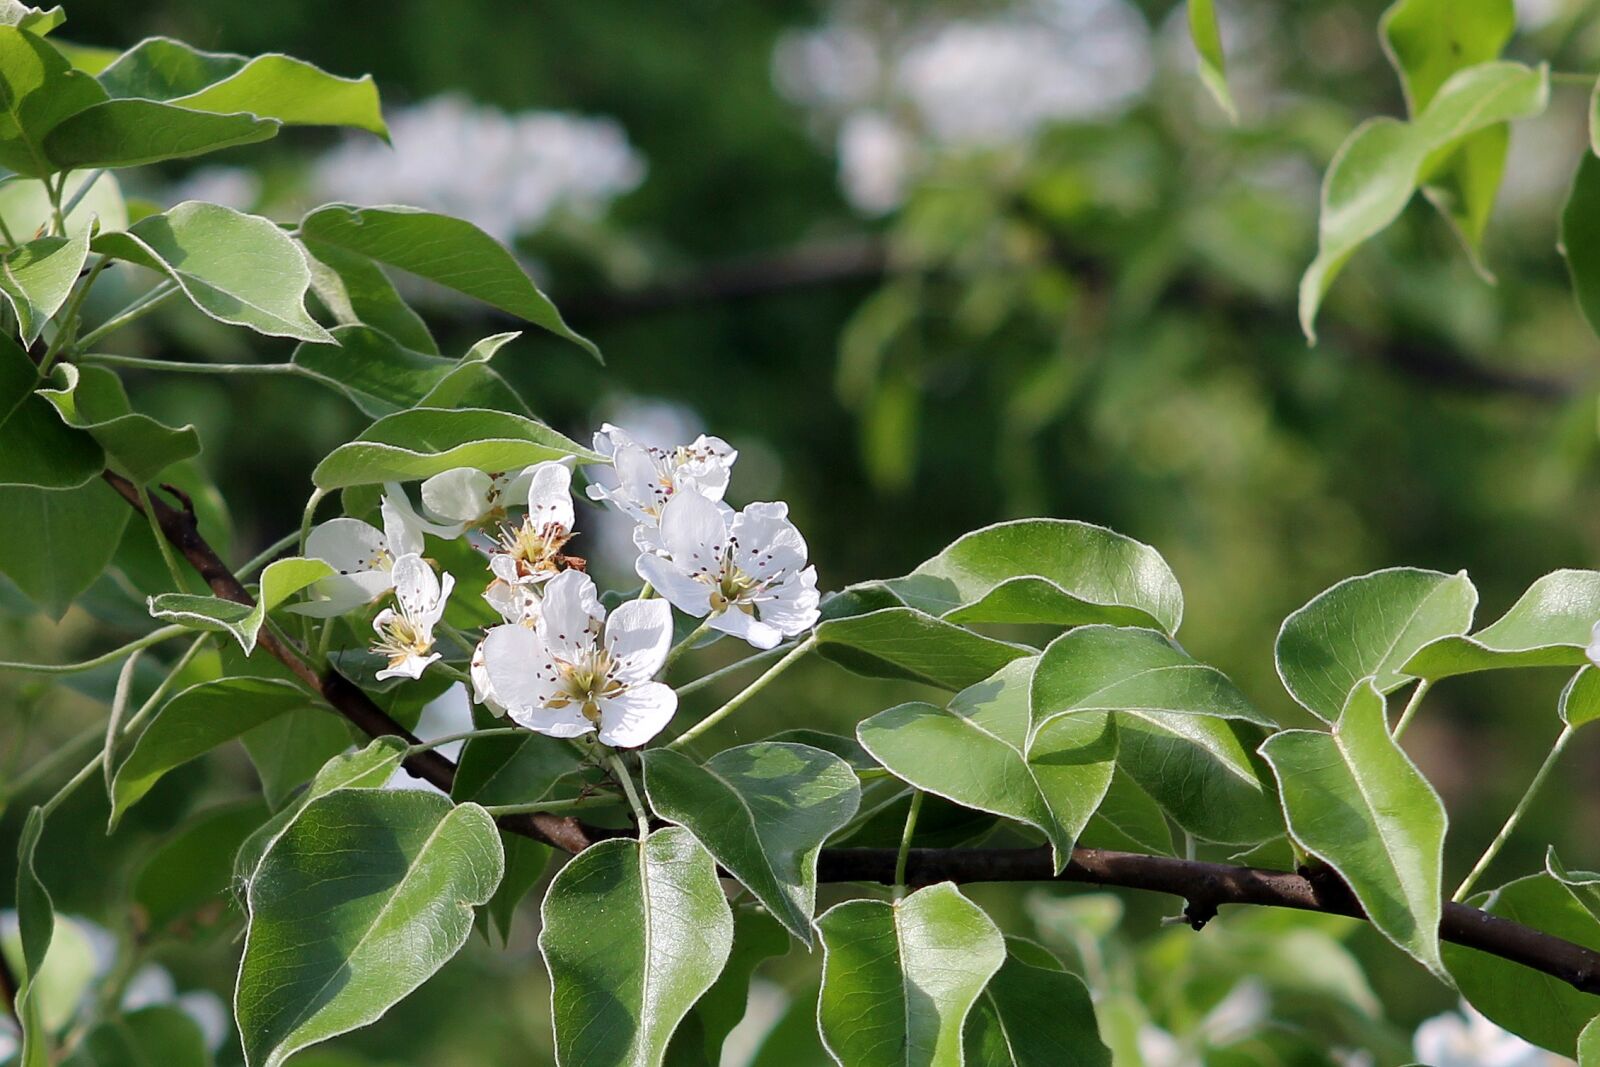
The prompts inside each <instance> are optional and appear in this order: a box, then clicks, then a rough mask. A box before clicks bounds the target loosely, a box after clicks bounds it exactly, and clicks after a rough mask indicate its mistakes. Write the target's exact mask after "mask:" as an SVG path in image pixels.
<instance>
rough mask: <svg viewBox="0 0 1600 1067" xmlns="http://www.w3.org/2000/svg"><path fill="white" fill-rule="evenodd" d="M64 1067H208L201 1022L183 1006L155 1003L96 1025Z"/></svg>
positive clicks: (208, 1059) (209, 1065)
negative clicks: (149, 1065) (157, 1064)
mask: <svg viewBox="0 0 1600 1067" xmlns="http://www.w3.org/2000/svg"><path fill="white" fill-rule="evenodd" d="M62 1062H63V1064H64V1067H145V1065H147V1064H153V1063H159V1064H161V1067H211V1065H212V1059H211V1050H210V1049H208V1048H207V1047H206V1037H205V1034H203V1033H201V1031H200V1025H199V1024H198V1023H196V1022H195V1021H194V1020H193V1019H191V1018H190V1017H189V1014H188V1013H187V1012H185V1011H184V1010H183V1009H182V1008H179V1007H176V1006H174V1005H171V1004H156V1005H152V1006H151V1007H148V1008H140V1009H138V1010H137V1011H130V1012H128V1013H127V1014H125V1015H118V1016H115V1017H113V1018H110V1019H107V1020H105V1021H104V1022H102V1023H99V1024H97V1025H96V1026H94V1028H92V1029H91V1030H90V1031H89V1032H88V1033H87V1034H85V1035H84V1036H83V1041H82V1043H81V1044H79V1045H78V1046H77V1047H76V1049H74V1051H73V1053H72V1055H70V1056H68V1057H67V1058H66V1059H65V1060H64V1061H62Z"/></svg>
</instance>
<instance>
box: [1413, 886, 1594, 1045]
mask: <svg viewBox="0 0 1600 1067" xmlns="http://www.w3.org/2000/svg"><path fill="white" fill-rule="evenodd" d="M1468 903H1470V904H1472V905H1473V906H1474V907H1480V908H1482V909H1483V910H1485V911H1487V912H1488V913H1489V914H1490V915H1498V916H1500V917H1501V918H1504V919H1510V920H1511V921H1513V922H1519V923H1522V924H1523V925H1525V926H1531V927H1533V928H1534V929H1535V930H1542V931H1544V932H1545V933H1547V934H1554V935H1555V936H1556V937H1559V938H1562V939H1564V940H1567V941H1571V942H1574V943H1576V944H1579V945H1583V946H1584V947H1585V948H1590V949H1597V950H1600V920H1596V919H1595V917H1594V916H1593V915H1591V914H1589V912H1588V910H1587V909H1585V908H1584V906H1583V905H1582V904H1581V903H1579V902H1578V900H1577V899H1576V898H1575V897H1574V896H1573V894H1572V893H1571V892H1570V891H1569V890H1568V889H1567V887H1566V886H1563V885H1562V884H1561V883H1560V882H1558V881H1556V880H1555V879H1554V878H1552V877H1551V876H1550V875H1548V874H1535V875H1530V876H1528V877H1527V878H1519V879H1517V880H1516V881H1514V882H1511V883H1509V884H1507V885H1503V886H1501V887H1500V888H1499V889H1496V890H1495V891H1494V892H1492V893H1487V894H1480V895H1479V896H1477V897H1475V898H1474V899H1472V900H1470V901H1468ZM1444 960H1445V964H1446V966H1448V967H1449V968H1450V977H1452V978H1453V979H1455V983H1456V988H1458V989H1460V990H1461V995H1462V996H1464V997H1466V998H1467V1001H1468V1003H1470V1004H1471V1005H1472V1006H1473V1007H1474V1008H1477V1009H1478V1010H1479V1011H1480V1012H1482V1013H1483V1014H1484V1015H1486V1016H1488V1018H1489V1020H1490V1021H1491V1022H1493V1023H1495V1024H1496V1025H1498V1026H1501V1027H1503V1028H1505V1029H1506V1030H1509V1031H1511V1032H1512V1033H1513V1034H1516V1035H1517V1036H1518V1037H1520V1038H1522V1039H1524V1040H1526V1041H1531V1042H1533V1043H1534V1044H1535V1045H1538V1046H1540V1047H1541V1048H1547V1049H1549V1050H1550V1051H1551V1052H1555V1053H1558V1054H1560V1055H1562V1056H1572V1055H1574V1054H1575V1052H1576V1048H1577V1043H1578V1035H1579V1034H1580V1033H1582V1032H1583V1029H1584V1027H1585V1026H1587V1025H1588V1024H1589V1021H1590V1020H1591V1019H1593V1018H1594V1015H1595V1008H1594V997H1593V996H1592V995H1590V994H1588V993H1581V992H1579V991H1578V990H1576V989H1574V988H1573V987H1572V986H1571V985H1569V984H1567V983H1566V982H1563V981H1561V979H1559V978H1556V977H1554V976H1552V975H1548V974H1545V973H1543V972H1542V971H1535V970H1532V969H1530V968H1527V967H1524V966H1522V965H1521V964H1517V963H1512V962H1511V961H1510V960H1507V959H1503V958H1501V957H1499V956H1491V955H1488V954H1487V953H1483V952H1479V951H1477V950H1476V949H1470V948H1464V947H1462V946H1460V945H1456V944H1446V945H1445V946H1444Z"/></svg>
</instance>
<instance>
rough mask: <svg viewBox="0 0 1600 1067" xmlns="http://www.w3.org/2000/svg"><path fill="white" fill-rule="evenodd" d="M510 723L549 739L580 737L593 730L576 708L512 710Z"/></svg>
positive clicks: (592, 725)
mask: <svg viewBox="0 0 1600 1067" xmlns="http://www.w3.org/2000/svg"><path fill="white" fill-rule="evenodd" d="M508 714H509V715H510V716H511V721H512V722H514V723H516V724H517V725H518V726H521V727H524V728H526V729H529V730H532V731H533V732H534V733H539V734H545V735H547V736H549V737H582V736H583V735H584V734H586V733H588V732H589V731H591V730H593V729H594V723H592V722H590V721H589V720H588V719H586V718H584V717H583V712H581V711H579V710H578V709H577V708H576V707H572V706H568V707H565V708H512V709H510V711H509V712H508Z"/></svg>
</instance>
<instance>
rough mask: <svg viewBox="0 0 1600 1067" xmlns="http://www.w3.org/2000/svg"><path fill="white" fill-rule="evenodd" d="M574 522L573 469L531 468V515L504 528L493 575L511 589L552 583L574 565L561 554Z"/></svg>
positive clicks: (492, 564) (554, 466) (558, 464)
mask: <svg viewBox="0 0 1600 1067" xmlns="http://www.w3.org/2000/svg"><path fill="white" fill-rule="evenodd" d="M573 522H574V515H573V511H572V470H571V468H569V467H568V466H567V465H566V464H565V463H561V462H558V461H551V462H548V463H539V464H536V465H534V466H533V467H530V468H528V514H527V516H526V517H525V518H524V519H523V520H522V522H521V523H520V524H519V525H515V526H511V525H507V526H503V527H501V530H500V538H499V541H498V542H497V545H496V548H495V550H494V551H493V552H491V553H490V555H489V570H490V572H491V573H492V574H493V575H494V576H495V579H496V580H497V581H500V582H504V583H506V584H507V585H510V586H519V585H535V586H536V585H540V584H543V583H544V582H547V581H549V580H550V579H551V578H553V577H555V576H556V574H557V573H558V572H560V571H561V570H562V569H563V568H564V567H566V566H568V565H570V563H571V560H570V559H569V557H567V556H565V555H564V554H563V553H562V551H561V550H562V548H564V547H565V546H566V543H567V542H568V541H570V540H571V539H572V525H573ZM486 595H487V594H486ZM496 595H497V596H500V595H501V594H496ZM490 603H492V604H493V603H496V601H494V600H491V601H490ZM502 614H504V612H502ZM508 621H509V620H508Z"/></svg>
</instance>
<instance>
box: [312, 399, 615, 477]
mask: <svg viewBox="0 0 1600 1067" xmlns="http://www.w3.org/2000/svg"><path fill="white" fill-rule="evenodd" d="M566 456H576V457H577V458H578V460H579V462H582V463H604V462H605V457H603V456H599V455H596V454H595V453H594V452H591V451H590V450H589V449H587V448H584V447H583V446H582V445H580V444H578V443H577V442H576V441H573V440H571V439H570V438H567V437H564V436H562V435H561V434H559V433H557V432H556V431H554V430H552V429H550V427H548V426H546V425H544V424H543V423H539V422H534V421H533V420H532V419H526V418H523V417H522V416H520V415H512V414H510V413H508V412H504V411H481V410H478V409H475V408H458V409H456V410H453V411H442V410H433V409H428V410H421V411H402V412H399V413H397V414H394V415H389V416H387V417H385V418H382V419H379V420H378V421H377V422H375V423H373V424H372V425H371V426H369V427H367V428H366V429H365V430H363V431H362V432H361V434H360V436H358V437H357V438H356V439H355V440H354V441H351V442H349V443H348V444H343V445H340V446H339V447H338V448H336V449H334V450H333V451H332V452H331V453H330V454H329V455H328V456H327V457H326V458H325V459H323V461H322V462H321V463H319V464H317V469H316V470H314V471H312V473H311V478H312V480H313V481H314V482H316V484H317V485H319V486H321V487H322V488H323V489H342V488H344V487H345V486H349V485H371V484H377V483H381V482H394V481H414V480H416V479H419V478H427V477H429V476H430V475H434V474H439V473H441V472H443V471H447V470H452V469H454V468H456V467H476V468H477V469H478V470H485V471H504V470H512V469H515V468H518V467H525V466H527V465H529V464H531V463H541V462H543V461H544V460H547V459H562V458H564V457H566Z"/></svg>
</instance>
